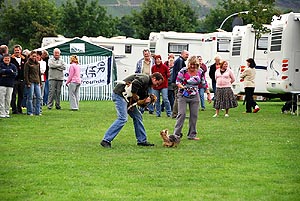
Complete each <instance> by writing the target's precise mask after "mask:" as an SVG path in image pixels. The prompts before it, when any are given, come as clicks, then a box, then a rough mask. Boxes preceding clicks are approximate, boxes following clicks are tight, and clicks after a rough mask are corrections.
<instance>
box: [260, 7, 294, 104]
mask: <svg viewBox="0 0 300 201" xmlns="http://www.w3.org/2000/svg"><path fill="white" fill-rule="evenodd" d="M268 46H269V49H270V51H269V53H268V72H267V79H266V85H267V90H268V91H269V92H271V93H277V94H281V97H282V99H286V98H287V97H289V96H290V93H291V92H292V91H300V71H299V69H300V13H293V12H291V13H288V14H283V15H280V16H273V18H272V22H271V40H270V41H269V43H268Z"/></svg>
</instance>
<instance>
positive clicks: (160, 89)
mask: <svg viewBox="0 0 300 201" xmlns="http://www.w3.org/2000/svg"><path fill="white" fill-rule="evenodd" d="M154 59H155V65H154V66H152V69H151V72H152V73H155V72H159V73H161V74H162V76H163V77H164V82H163V84H162V85H160V86H157V87H156V86H154V87H153V88H152V89H153V93H154V95H155V96H156V97H157V100H156V102H155V109H156V116H157V117H160V116H161V106H160V93H161V94H162V98H163V102H164V105H165V107H166V113H167V116H168V117H171V115H172V111H171V105H170V101H169V99H168V78H169V77H170V71H169V68H168V66H166V65H165V64H163V63H162V60H161V56H160V55H155V57H154Z"/></svg>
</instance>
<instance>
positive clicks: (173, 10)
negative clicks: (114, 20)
mask: <svg viewBox="0 0 300 201" xmlns="http://www.w3.org/2000/svg"><path fill="white" fill-rule="evenodd" d="M154 8H155V9H154ZM132 14H133V17H134V28H135V30H136V33H137V37H138V38H141V39H148V38H149V34H150V33H151V32H160V31H178V32H194V31H195V30H196V27H197V15H196V13H195V11H194V9H193V8H192V7H191V6H190V5H189V3H187V2H183V1H181V0H147V1H145V2H144V3H143V4H142V6H141V11H140V12H136V11H134V12H133V13H132Z"/></svg>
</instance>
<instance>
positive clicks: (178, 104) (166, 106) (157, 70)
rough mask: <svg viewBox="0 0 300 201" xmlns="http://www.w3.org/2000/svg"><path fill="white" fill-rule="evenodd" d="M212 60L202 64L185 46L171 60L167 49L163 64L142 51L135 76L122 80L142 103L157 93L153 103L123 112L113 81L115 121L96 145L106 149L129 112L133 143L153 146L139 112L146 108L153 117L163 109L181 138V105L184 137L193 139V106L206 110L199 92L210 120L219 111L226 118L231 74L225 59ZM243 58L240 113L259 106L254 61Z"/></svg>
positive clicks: (119, 91) (233, 101)
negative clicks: (210, 105) (243, 94)
mask: <svg viewBox="0 0 300 201" xmlns="http://www.w3.org/2000/svg"><path fill="white" fill-rule="evenodd" d="M214 60H215V63H214V64H213V65H211V66H210V67H209V68H208V67H207V66H206V65H205V64H204V63H203V59H202V56H201V55H190V54H189V52H188V51H187V50H183V51H182V52H181V54H180V55H179V57H178V58H177V59H175V55H174V54H172V53H171V54H169V55H168V58H167V60H166V61H165V62H163V60H162V57H161V55H151V52H150V50H148V49H145V50H143V58H141V59H140V60H138V62H137V64H136V71H135V74H133V75H130V76H129V77H127V78H125V79H124V81H125V82H126V83H127V82H130V83H132V93H133V94H137V95H138V96H139V97H141V98H143V99H145V100H147V102H150V99H149V95H150V94H154V95H155V96H156V97H157V100H156V103H155V105H154V106H153V105H150V104H149V105H148V107H146V108H134V109H133V110H129V111H127V102H126V101H125V99H124V97H122V92H124V90H125V84H120V83H119V84H117V86H116V87H115V89H114V91H113V95H112V98H113V101H114V102H115V105H116V110H117V119H116V120H115V121H114V122H113V123H112V125H111V126H110V127H109V128H108V130H107V131H106V132H105V135H104V137H103V139H102V141H101V142H100V145H101V146H103V147H105V148H111V142H112V141H113V139H114V138H115V137H116V136H117V135H118V133H119V132H120V131H121V129H122V128H123V126H124V125H125V123H126V122H127V114H129V115H130V117H131V118H132V119H133V125H134V129H135V135H136V140H137V145H139V146H153V145H154V144H152V143H149V142H148V141H147V136H146V131H145V128H144V125H143V119H142V116H141V115H142V114H143V113H144V112H145V111H146V110H148V112H149V114H156V116H157V117H161V115H162V112H164V111H165V112H166V116H167V117H170V118H174V119H176V123H175V126H174V132H173V134H174V135H176V136H178V137H180V138H181V137H182V136H183V134H182V129H183V126H184V121H185V119H186V116H187V114H186V111H187V106H189V112H190V113H189V124H188V125H189V128H188V133H187V139H189V140H199V139H200V138H199V137H197V134H198V132H197V126H196V125H197V120H198V114H199V110H201V111H205V110H206V106H205V93H206V94H207V101H208V103H211V102H212V100H213V101H214V103H213V108H214V109H215V114H214V115H213V117H214V118H216V117H218V116H219V112H220V110H225V115H224V116H225V117H229V109H230V108H235V107H237V106H238V102H237V99H236V97H235V95H234V93H233V90H232V87H231V85H232V83H233V82H234V81H235V79H236V78H235V76H234V74H233V72H232V70H231V69H230V67H229V66H228V62H227V61H223V60H222V59H221V58H220V57H219V56H216V57H215V58H214ZM247 62H248V67H249V70H248V69H247V70H246V71H245V72H244V73H243V74H242V75H241V79H243V80H245V91H246V98H245V101H246V112H247V113H250V112H252V110H251V107H253V109H254V110H253V112H254V113H256V112H258V111H259V107H258V105H257V104H256V102H255V101H254V100H253V93H254V87H255V83H254V79H255V62H254V60H253V59H251V58H250V59H248V60H247ZM251 69H252V70H251ZM206 72H208V76H209V77H210V78H211V81H212V82H211V88H212V91H213V93H214V97H213V98H212V97H211V94H210V90H209V84H208V82H207V81H206ZM160 98H162V101H161V99H160Z"/></svg>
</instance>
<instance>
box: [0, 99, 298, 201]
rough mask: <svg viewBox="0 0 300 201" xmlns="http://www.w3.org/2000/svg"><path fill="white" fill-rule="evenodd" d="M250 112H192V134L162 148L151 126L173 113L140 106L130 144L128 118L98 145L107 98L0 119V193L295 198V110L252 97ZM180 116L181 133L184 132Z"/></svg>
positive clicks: (110, 107) (2, 196)
mask: <svg viewBox="0 0 300 201" xmlns="http://www.w3.org/2000/svg"><path fill="white" fill-rule="evenodd" d="M259 104H260V106H261V111H259V112H258V113H257V114H242V112H243V111H244V110H245V107H244V106H243V105H242V102H239V107H238V108H235V109H231V110H230V117H229V118H225V117H224V116H220V117H218V118H212V115H213V114H214V110H213V108H212V105H208V104H207V110H206V111H204V112H203V111H200V114H199V120H198V125H197V126H198V132H199V136H200V138H201V140H200V141H189V140H187V139H186V138H185V137H184V138H183V139H182V142H181V144H180V145H179V147H177V148H164V147H162V141H161V138H160V136H159V131H160V130H161V129H165V128H168V129H169V130H170V131H171V132H172V131H173V127H174V124H175V120H174V119H170V118H167V117H166V114H165V113H164V115H163V116H162V117H161V118H157V117H155V116H153V115H149V114H148V113H145V114H144V123H145V127H146V130H147V134H148V140H149V141H150V142H153V143H155V144H156V146H154V147H138V146H137V145H136V140H135V136H134V131H133V125H132V120H131V119H130V118H129V122H128V123H127V124H126V125H125V127H124V128H123V130H122V131H121V132H120V133H119V135H118V136H117V137H116V139H115V140H114V141H113V143H112V149H104V148H102V147H100V146H99V142H100V140H101V139H102V137H103V135H104V132H105V131H106V129H107V128H108V127H109V125H110V124H111V123H112V122H113V121H114V119H115V118H116V112H115V108H114V104H113V103H112V102H110V101H98V102H96V101H94V102H92V101H90V102H88V101H86V102H84V101H81V102H80V111H78V112H72V111H69V110H68V108H69V103H68V102H63V103H62V107H63V110H60V111H58V110H55V109H54V110H51V111H49V110H46V109H45V108H44V111H43V116H33V117H30V116H26V115H14V116H13V117H12V118H9V119H0V136H1V137H0V153H1V155H0V156H1V157H0V159H1V163H0V200H1V201H6V200H11V201H18V200H22V201H24V200H30V201H32V200H34V201H36V200H47V201H48V200H51V201H52V200H53V201H58V200H64V201H65V200H80V201H81V200H122V201H123V200H180V201H181V200H182V201H183V200H251V201H252V200H270V201H271V200H272V201H273V200H299V199H300V116H299V117H297V116H292V115H284V114H281V113H280V108H281V106H282V105H283V103H282V102H260V103H259ZM187 125H188V119H186V122H185V127H184V134H186V132H187Z"/></svg>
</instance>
